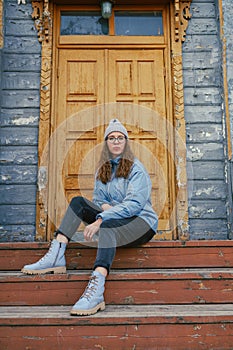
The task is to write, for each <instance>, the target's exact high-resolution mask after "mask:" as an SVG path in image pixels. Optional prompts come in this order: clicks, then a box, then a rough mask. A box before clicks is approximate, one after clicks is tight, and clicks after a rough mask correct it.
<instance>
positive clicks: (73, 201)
mask: <svg viewBox="0 0 233 350" xmlns="http://www.w3.org/2000/svg"><path fill="white" fill-rule="evenodd" d="M83 203H84V198H83V197H82V196H77V197H73V198H72V199H71V201H70V206H71V208H75V207H76V208H77V206H80V205H83Z"/></svg>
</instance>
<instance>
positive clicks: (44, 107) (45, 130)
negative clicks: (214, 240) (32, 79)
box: [32, 0, 192, 241]
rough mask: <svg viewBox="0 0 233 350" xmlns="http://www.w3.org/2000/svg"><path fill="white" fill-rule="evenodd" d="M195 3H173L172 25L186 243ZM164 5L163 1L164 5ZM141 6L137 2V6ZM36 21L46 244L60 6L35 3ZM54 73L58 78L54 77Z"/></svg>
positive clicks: (40, 210) (40, 226) (40, 200)
mask: <svg viewBox="0 0 233 350" xmlns="http://www.w3.org/2000/svg"><path fill="white" fill-rule="evenodd" d="M191 1H192V0H188V1H185V0H174V1H172V0H171V2H170V23H171V53H172V56H171V68H172V96H173V115H174V127H175V152H176V164H175V166H176V169H179V172H178V171H177V174H176V188H177V191H176V192H177V198H176V213H175V214H174V215H176V221H177V228H178V237H175V238H179V239H181V240H186V239H188V237H189V229H188V196H187V175H186V149H185V147H184V145H186V129H185V118H184V96H183V77H182V43H183V42H184V41H185V35H186V29H187V26H188V21H189V19H190V18H191V15H190V12H189V10H190V5H191ZM161 2H162V1H161ZM136 3H137V2H136V1H135V4H136ZM32 8H33V13H32V18H33V19H34V20H35V27H36V29H37V30H38V40H39V41H40V42H41V43H42V50H41V91H40V123H39V140H38V191H37V205H36V208H37V219H36V239H37V240H38V241H44V240H47V239H49V237H47V236H46V234H47V226H48V224H49V218H48V206H49V203H48V190H49V181H48V179H49V145H48V142H49V139H50V136H51V134H52V131H53V130H52V128H51V115H52V105H51V93H52V89H51V86H52V83H53V79H54V74H55V73H54V72H53V66H52V58H54V56H53V55H55V53H56V50H55V41H56V40H53V31H52V28H53V25H52V23H53V21H54V19H55V18H54V13H55V9H56V5H55V4H54V3H51V2H50V3H49V0H39V1H32ZM53 73H54V74H53Z"/></svg>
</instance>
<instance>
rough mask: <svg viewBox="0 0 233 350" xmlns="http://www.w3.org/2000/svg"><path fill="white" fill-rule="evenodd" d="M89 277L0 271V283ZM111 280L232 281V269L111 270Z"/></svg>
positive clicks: (74, 273)
mask: <svg viewBox="0 0 233 350" xmlns="http://www.w3.org/2000/svg"><path fill="white" fill-rule="evenodd" d="M89 276H90V271H89V270H67V273H66V274H45V275H25V274H22V273H21V272H20V271H0V282H24V281H28V280H31V281H32V282H36V281H40V280H43V281H45V280H48V281H66V280H69V281H70V280H83V279H85V280H86V279H88V278H89ZM107 279H108V281H111V280H135V279H140V280H151V279H158V280H161V279H165V280H167V279H169V280H171V279H176V280H177V279H233V268H184V269H125V270H112V271H111V273H110V275H109V276H108V278H107Z"/></svg>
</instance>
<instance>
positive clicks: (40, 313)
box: [0, 304, 233, 350]
mask: <svg viewBox="0 0 233 350" xmlns="http://www.w3.org/2000/svg"><path fill="white" fill-rule="evenodd" d="M69 310H70V307H67V306H50V307H45V306H44V307H43V306H40V307H38V306H35V307H28V306H27V307H26V306H21V307H14V306H8V307H0V324H1V327H0V332H1V333H0V344H1V350H13V349H17V350H25V349H33V350H41V349H43V350H58V349H59V350H67V349H70V350H71V349H72V350H75V349H80V350H83V349H85V350H87V349H105V350H106V349H111V350H128V349H129V350H131V349H135V350H145V349H146V350H158V349H163V350H170V349H172V350H187V349H188V350H197V349H212V350H213V349H222V350H223V349H224V350H228V349H232V344H233V308H232V304H225V305H222V304H221V305H181V306H179V305H166V306H165V305H137V306H135V305H127V306H126V305H124V306H123V305H108V306H107V307H106V309H105V311H102V312H98V313H97V314H95V315H93V316H88V317H86V316H82V317H74V316H70V315H69Z"/></svg>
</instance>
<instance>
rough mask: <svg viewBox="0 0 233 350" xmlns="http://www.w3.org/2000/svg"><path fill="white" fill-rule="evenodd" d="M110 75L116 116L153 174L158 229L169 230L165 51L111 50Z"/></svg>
mask: <svg viewBox="0 0 233 350" xmlns="http://www.w3.org/2000/svg"><path fill="white" fill-rule="evenodd" d="M108 76H109V80H108V81H109V84H108V85H109V87H108V89H107V91H108V93H109V101H110V102H117V103H118V106H117V107H116V114H115V116H116V117H119V116H120V119H121V120H123V121H124V122H125V123H126V124H127V126H128V127H127V128H128V130H130V133H129V134H130V139H131V140H134V142H133V143H132V148H133V149H134V152H135V154H136V155H137V157H138V158H139V159H140V160H141V161H142V162H143V164H144V165H145V167H146V168H147V170H148V172H149V174H150V177H151V180H152V186H153V189H152V203H153V206H154V208H155V210H156V212H157V213H158V214H159V216H160V220H159V229H160V230H170V229H171V227H170V222H169V216H170V215H169V207H170V195H171V194H170V190H169V186H168V168H167V164H168V160H167V145H166V134H167V132H166V123H165V118H166V102H165V81H164V57H163V50H162V49H153V50H150V49H147V50H145V49H144V50H135V49H134V50H133V49H131V50H109V69H108ZM121 103H124V104H123V108H122V106H121ZM127 103H129V106H128V107H127Z"/></svg>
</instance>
